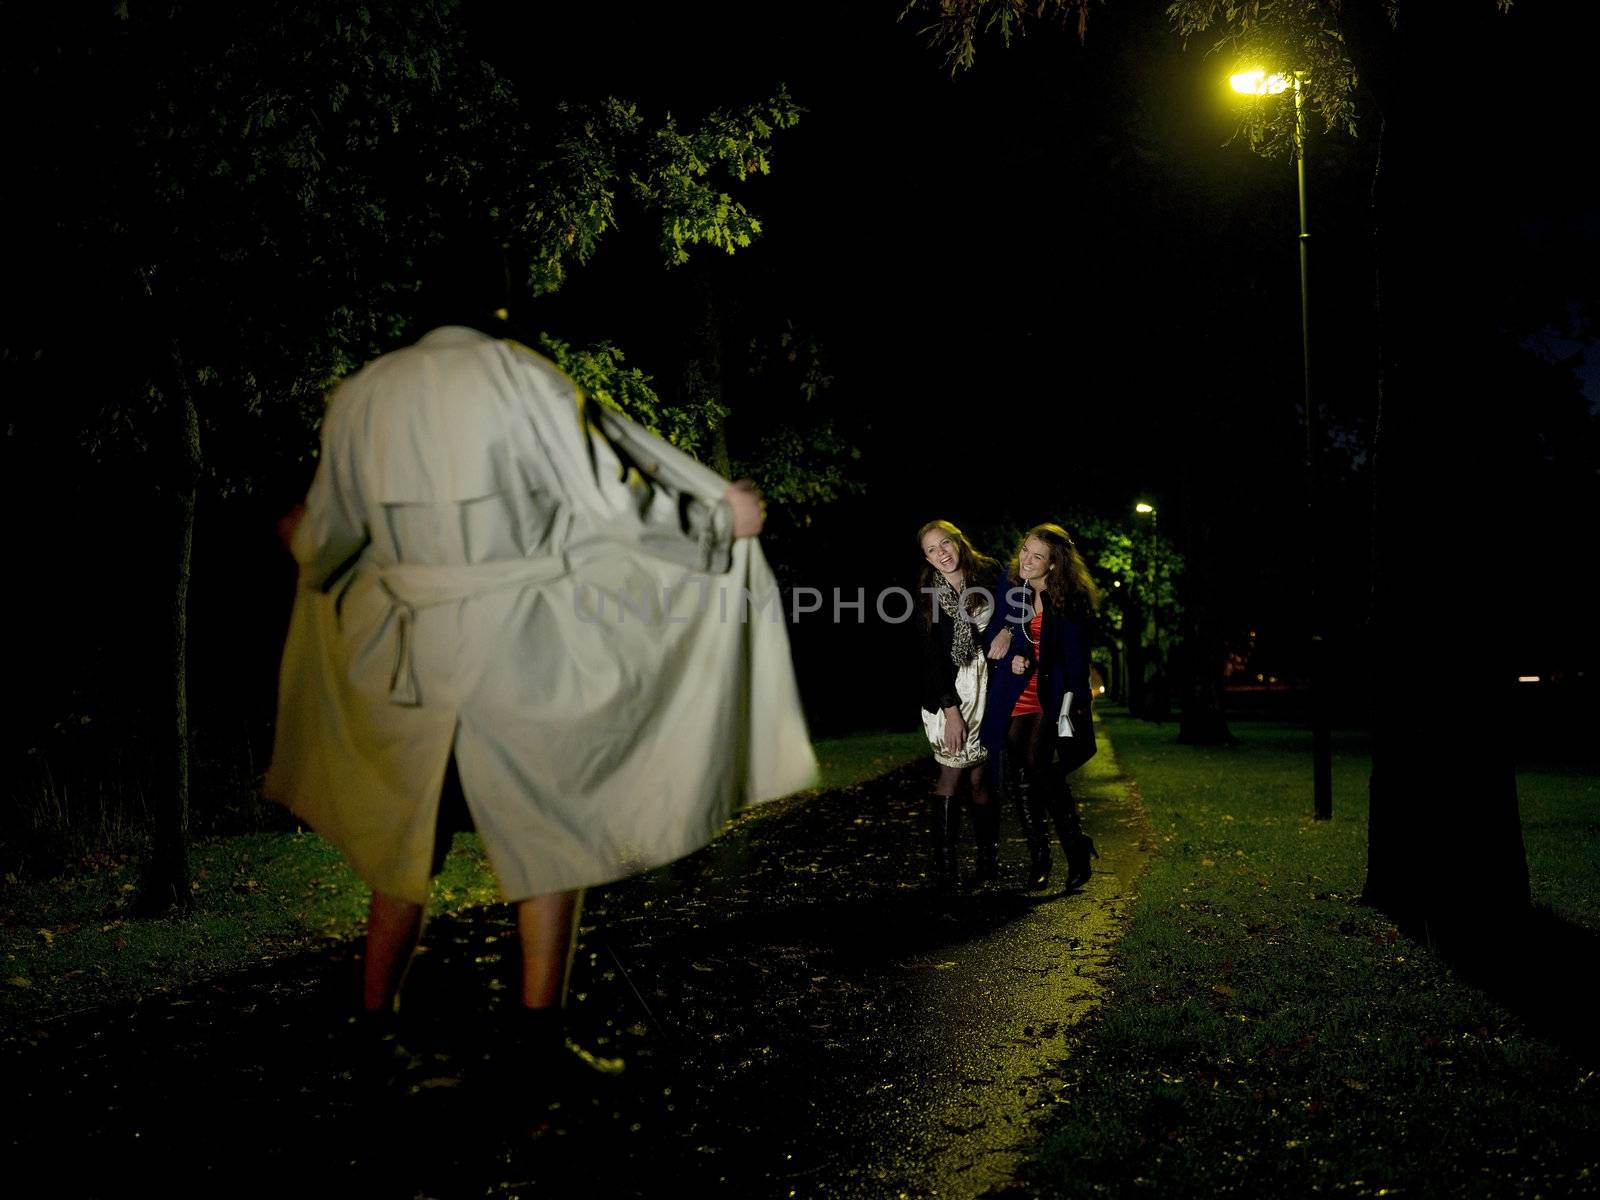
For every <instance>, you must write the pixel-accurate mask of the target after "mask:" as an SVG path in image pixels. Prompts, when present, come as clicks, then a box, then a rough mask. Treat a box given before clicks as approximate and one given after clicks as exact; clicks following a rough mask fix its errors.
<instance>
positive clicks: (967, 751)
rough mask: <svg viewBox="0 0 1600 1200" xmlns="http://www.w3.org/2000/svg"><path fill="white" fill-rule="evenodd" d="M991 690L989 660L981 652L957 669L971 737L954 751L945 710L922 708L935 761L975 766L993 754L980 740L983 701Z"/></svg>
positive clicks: (963, 713) (959, 696) (963, 715)
mask: <svg viewBox="0 0 1600 1200" xmlns="http://www.w3.org/2000/svg"><path fill="white" fill-rule="evenodd" d="M988 690H989V663H988V660H987V659H985V658H983V657H982V656H981V655H979V656H978V657H976V658H974V659H973V660H972V661H971V662H969V663H968V664H967V665H966V666H964V667H962V668H960V669H959V670H958V671H957V672H956V698H957V699H958V700H960V701H961V719H962V720H963V721H965V722H966V723H967V740H966V742H965V743H964V744H963V745H962V747H961V749H960V750H958V751H956V752H955V753H954V754H952V753H951V752H950V751H949V750H947V749H945V745H944V710H943V709H939V710H937V711H936V712H929V711H928V710H927V709H923V710H922V728H923V730H924V731H925V732H926V733H927V735H928V742H929V744H930V745H932V747H933V761H934V762H936V763H938V764H940V765H941V766H945V767H975V766H977V765H978V764H979V763H981V762H984V761H986V760H987V759H988V757H989V752H988V751H987V750H985V749H984V748H983V745H982V743H981V742H979V741H978V727H979V726H980V725H982V724H983V702H984V697H985V696H986V695H987V693H988Z"/></svg>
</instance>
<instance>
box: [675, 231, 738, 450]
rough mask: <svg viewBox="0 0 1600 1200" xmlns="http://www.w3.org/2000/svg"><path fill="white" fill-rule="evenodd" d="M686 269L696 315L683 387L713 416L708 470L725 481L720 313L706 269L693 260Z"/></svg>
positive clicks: (709, 275) (725, 400)
mask: <svg viewBox="0 0 1600 1200" xmlns="http://www.w3.org/2000/svg"><path fill="white" fill-rule="evenodd" d="M690 269H691V270H692V271H693V272H694V284H695V294H696V296H697V298H698V300H699V312H698V314H697V315H698V319H697V320H696V322H695V326H694V330H693V332H692V333H691V334H690V339H691V345H692V346H693V349H692V350H691V351H690V355H689V359H688V361H687V362H686V363H684V367H683V387H684V392H685V393H686V394H687V396H688V398H689V399H690V400H691V401H693V402H695V403H696V404H698V405H702V406H703V407H704V408H705V410H706V411H707V412H708V413H714V414H716V418H715V420H714V421H713V423H712V427H711V431H710V432H711V446H710V451H709V457H710V460H711V469H712V470H714V471H716V473H717V474H718V475H721V476H722V477H723V478H724V479H727V478H730V477H731V476H732V475H733V465H732V462H731V461H730V458H729V455H728V422H727V418H726V413H727V411H728V403H727V395H726V392H725V389H724V388H723V385H722V311H721V309H720V308H719V307H718V304H717V293H716V286H715V283H714V281H713V279H712V277H711V270H710V268H709V267H708V266H706V265H705V264H704V263H701V262H699V261H698V260H697V261H696V262H694V263H692V264H691V266H690Z"/></svg>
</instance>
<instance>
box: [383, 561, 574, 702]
mask: <svg viewBox="0 0 1600 1200" xmlns="http://www.w3.org/2000/svg"><path fill="white" fill-rule="evenodd" d="M568 570H569V567H568V565H567V560H566V558H565V557H563V556H561V555H554V554H552V555H542V556H540V557H538V558H517V559H497V560H494V561H492V562H484V563H465V564H456V565H452V566H432V565H427V564H423V563H390V564H389V565H388V566H382V567H379V568H378V582H379V584H380V585H382V587H383V590H384V591H385V592H386V593H387V594H388V596H389V603H390V606H391V608H392V609H393V610H394V613H395V617H396V620H397V621H398V623H399V629H398V634H399V644H398V645H397V646H396V648H395V658H394V674H393V675H392V676H391V677H390V680H389V701H390V703H392V704H405V705H411V706H416V705H419V704H421V703H422V698H421V692H420V691H419V690H418V688H417V669H416V662H415V660H414V657H413V645H412V635H413V629H414V626H415V624H416V619H417V610H418V609H421V608H432V607H433V606H434V605H437V604H454V603H456V602H457V601H460V600H471V599H472V598H473V597H475V596H482V595H485V594H487V593H489V592H498V591H501V590H503V589H505V588H514V587H527V586H529V585H531V584H539V583H551V582H554V581H555V580H557V579H560V578H561V577H562V576H563V575H565V574H567V572H568Z"/></svg>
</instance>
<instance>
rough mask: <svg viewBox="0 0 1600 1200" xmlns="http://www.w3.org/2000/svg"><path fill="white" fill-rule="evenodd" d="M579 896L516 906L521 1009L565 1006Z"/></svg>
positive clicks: (566, 894) (569, 894)
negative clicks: (520, 949) (522, 1007)
mask: <svg viewBox="0 0 1600 1200" xmlns="http://www.w3.org/2000/svg"><path fill="white" fill-rule="evenodd" d="M582 902H583V893H582V892H581V891H572V892H550V893H548V894H547V895H543V896H533V897H531V898H529V899H527V900H521V901H519V902H518V903H517V933H518V935H519V936H520V937H521V940H522V1003H523V1006H524V1007H525V1008H560V1007H561V1006H563V1005H564V1004H566V1002H567V977H568V975H569V974H570V969H571V966H572V950H573V942H574V938H573V932H574V930H576V928H577V925H578V911H579V909H580V908H581V907H582Z"/></svg>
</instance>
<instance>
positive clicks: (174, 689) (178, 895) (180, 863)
mask: <svg viewBox="0 0 1600 1200" xmlns="http://www.w3.org/2000/svg"><path fill="white" fill-rule="evenodd" d="M173 358H174V365H175V367H176V368H177V380H178V382H177V387H176V392H177V395H178V397H179V400H180V407H179V413H178V416H179V422H180V426H181V428H180V430H179V436H180V438H181V442H182V444H181V448H180V451H179V454H178V459H177V469H176V470H175V472H174V487H173V492H174V497H175V505H174V508H175V513H174V516H175V524H176V532H177V556H176V562H175V563H174V566H175V567H176V571H175V573H174V576H173V593H172V655H171V663H172V675H171V691H170V692H169V693H168V695H167V700H168V703H169V708H168V713H167V717H168V721H169V724H168V726H167V737H168V739H169V740H168V742H167V748H166V753H165V755H164V756H163V757H164V758H165V761H166V770H165V771H164V772H163V773H164V774H165V776H166V779H165V781H164V782H165V784H166V786H165V787H162V786H159V785H158V786H157V788H156V791H155V800H154V804H153V806H152V811H151V814H150V843H151V844H150V857H149V859H148V860H146V862H145V869H144V877H143V880H142V882H141V886H140V889H139V895H138V898H137V900H136V902H135V908H136V910H137V911H138V912H139V913H140V915H143V916H156V915H159V914H161V913H165V912H169V911H171V910H172V909H174V908H177V909H184V908H187V907H188V906H189V901H190V888H189V688H188V651H189V579H190V567H191V561H192V557H193V552H194V514H195V502H196V499H197V493H198V490H199V477H200V418H199V414H198V413H197V412H196V411H195V406H194V396H193V395H192V394H191V392H190V391H189V388H188V384H187V380H186V379H185V377H184V374H183V364H182V360H181V358H180V357H179V355H178V352H177V350H176V348H174V351H173Z"/></svg>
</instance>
